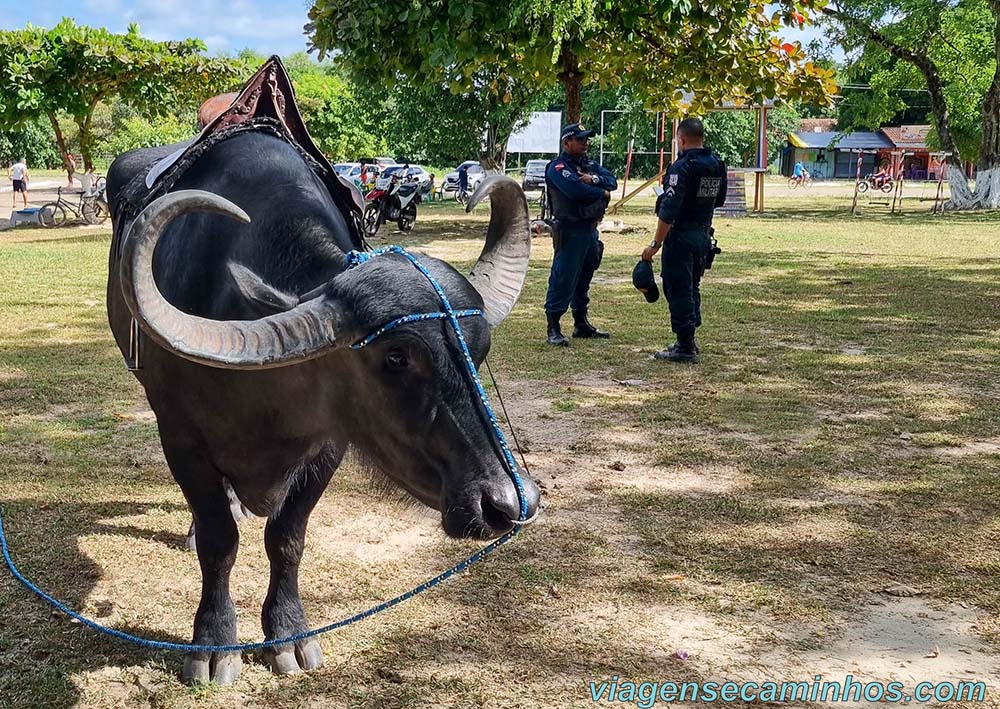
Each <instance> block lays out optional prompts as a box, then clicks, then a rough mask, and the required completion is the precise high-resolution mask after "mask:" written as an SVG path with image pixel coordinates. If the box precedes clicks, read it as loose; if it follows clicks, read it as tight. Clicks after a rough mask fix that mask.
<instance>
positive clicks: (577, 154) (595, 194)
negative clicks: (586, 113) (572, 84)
mask: <svg viewBox="0 0 1000 709" xmlns="http://www.w3.org/2000/svg"><path fill="white" fill-rule="evenodd" d="M593 135H594V131H592V130H587V129H586V128H584V127H583V124H582V123H571V124H570V125H568V126H566V127H565V128H563V130H562V152H561V153H560V154H559V157H558V158H556V159H555V160H552V161H551V162H549V164H548V166H547V167H546V168H545V189H546V193H547V194H548V199H549V203H550V205H551V208H552V216H553V218H554V220H555V225H554V227H553V236H552V241H553V246H554V247H555V257H554V258H553V259H552V270H551V272H550V273H549V291H548V294H547V295H546V296H545V317H546V319H547V321H548V342H549V344H550V345H555V346H557V347H568V346H569V340H567V339H566V337H565V336H564V335H563V334H562V330H561V329H560V327H559V318H561V317H562V316H563V313H565V312H566V309H567V308H568V307H572V309H573V337H584V338H608V337H611V335H609V334H608V333H606V332H603V331H602V330H598V329H597V328H596V327H594V326H593V325H591V324H590V322H589V321H588V320H587V305H588V304H589V303H590V297H589V295H588V292H589V291H590V281H591V280H592V279H593V277H594V271H596V270H597V267H598V266H599V265H600V264H601V256H602V255H603V254H604V244H602V243H601V241H600V239H599V237H598V234H597V224H598V223H599V222H600V221H601V218H602V217H603V216H604V212H605V210H606V209H607V207H608V202H610V201H611V190H613V189H616V188H617V187H618V181H617V180H616V179H615V177H614V175H612V174H611V173H610V172H608V171H607V170H605V169H604V168H603V167H601V166H600V165H598V164H597V163H595V162H592V161H591V160H590V159H589V158H588V157H587V150H588V148H589V147H590V138H591V136H593Z"/></svg>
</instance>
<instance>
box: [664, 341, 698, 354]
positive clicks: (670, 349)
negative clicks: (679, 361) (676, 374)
mask: <svg viewBox="0 0 1000 709" xmlns="http://www.w3.org/2000/svg"><path fill="white" fill-rule="evenodd" d="M692 343H693V347H694V353H695V354H699V355H700V354H701V346H700V345H699V344H698V340H692ZM680 346H681V343H680V342H679V341H676V340H675V341H674V343H673V344H672V345H670V346H669V347H667V352H674V351H676V350H677V348H678V347H680Z"/></svg>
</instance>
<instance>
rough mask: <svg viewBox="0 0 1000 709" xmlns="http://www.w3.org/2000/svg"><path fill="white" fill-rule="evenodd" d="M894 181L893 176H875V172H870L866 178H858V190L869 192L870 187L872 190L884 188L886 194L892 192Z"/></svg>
mask: <svg viewBox="0 0 1000 709" xmlns="http://www.w3.org/2000/svg"><path fill="white" fill-rule="evenodd" d="M892 187H893V182H892V178H891V177H875V176H874V175H873V174H871V173H868V174H867V175H865V176H864V179H861V180H858V192H867V191H868V190H869V188H871V190H872V191H875V190H882V191H883V192H885V193H886V194H889V193H890V192H892Z"/></svg>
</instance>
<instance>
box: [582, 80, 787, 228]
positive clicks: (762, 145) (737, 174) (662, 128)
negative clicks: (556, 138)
mask: <svg viewBox="0 0 1000 709" xmlns="http://www.w3.org/2000/svg"><path fill="white" fill-rule="evenodd" d="M772 108H774V101H771V100H770V99H768V100H764V101H761V102H760V103H758V104H754V105H750V106H747V105H743V104H736V103H733V102H731V101H726V102H724V103H723V104H722V106H719V107H717V108H713V109H711V111H710V112H715V111H754V113H755V114H756V120H755V121H754V126H755V160H754V165H753V166H752V167H749V168H740V169H739V170H730V172H729V187H730V189H729V192H728V193H727V197H726V204H725V205H724V206H722V207H720V211H721V212H722V213H723V214H726V215H727V216H745V215H746V213H747V200H746V186H745V183H744V175H745V174H746V173H751V174H753V176H754V200H753V211H754V212H763V211H764V175H765V173H766V172H767V120H768V112H769V111H770V110H771V109H772ZM617 113H624V111H618V110H607V111H601V136H602V138H603V137H604V135H605V134H606V132H605V128H606V122H605V117H606V114H617ZM649 113H653V112H652V111H649ZM667 120H670V121H671V123H672V129H671V137H670V150H669V155H670V161H669V162H673V160H674V158H675V157H676V155H677V153H678V152H679V150H678V138H677V128H678V126H679V124H680V119H679V118H671V117H670V116H668V115H667V113H666V112H665V111H658V112H656V128H655V130H656V133H657V140H656V144H657V145H658V146H659V149H658V150H657V151H652V150H636V149H635V136H634V135H633V136H631V137H630V138H629V143H628V151H627V154H626V158H625V175H624V179H623V180H622V194H621V197H620V198H619V199H618V201H617V202H615V203H614V204H612V205H611V206H610V207H609V208H608V211H609V212H610V213H611V214H615V213H617V211H618V210H619V209H620V208H621V207H622V206H623V205H625V204H627V203H628V202H629V201H630V200H632V199H633V198H634V197H635V196H636V195H638V194H640V193H641V192H642V191H643V190H645V189H647V188H648V187H649V186H650V185H652V184H654V183H655V182H657V181H658V180H659V179H660V178H661V177H662V176H663V173H664V172H666V169H667V167H668V166H669V162H668V161H667V160H666V155H667V154H668V152H667V150H666V126H667ZM604 144H605V141H604V140H602V141H601V149H600V153H599V161H600V163H601V165H603V164H604V159H605V156H606V155H610V154H612V153H610V151H607V150H605V145H604ZM637 155H658V156H659V172H658V173H657V174H656V176H654V177H652V178H650V179H648V180H646V181H645V182H644V183H643V184H642V185H640V186H639V187H638V188H636V189H634V190H632V191H631V192H627V186H628V180H629V176H630V173H631V170H632V164H633V157H635V156H637Z"/></svg>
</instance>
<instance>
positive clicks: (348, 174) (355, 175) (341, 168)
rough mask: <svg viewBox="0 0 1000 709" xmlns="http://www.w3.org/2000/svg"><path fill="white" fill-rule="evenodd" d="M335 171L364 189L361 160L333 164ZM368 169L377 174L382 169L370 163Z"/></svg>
mask: <svg viewBox="0 0 1000 709" xmlns="http://www.w3.org/2000/svg"><path fill="white" fill-rule="evenodd" d="M333 169H334V171H335V172H336V173H337V174H338V175H340V176H341V177H343V178H345V179H347V180H350V181H351V182H353V183H354V186H355V187H357V188H358V189H361V190H362V191H363V190H364V187H363V186H362V185H361V163H359V162H338V163H337V164H336V165H334V166H333ZM368 171H369V172H374V173H375V174H376V175H378V174H379V172H380V171H381V170H380V168H379V166H377V165H368Z"/></svg>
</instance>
